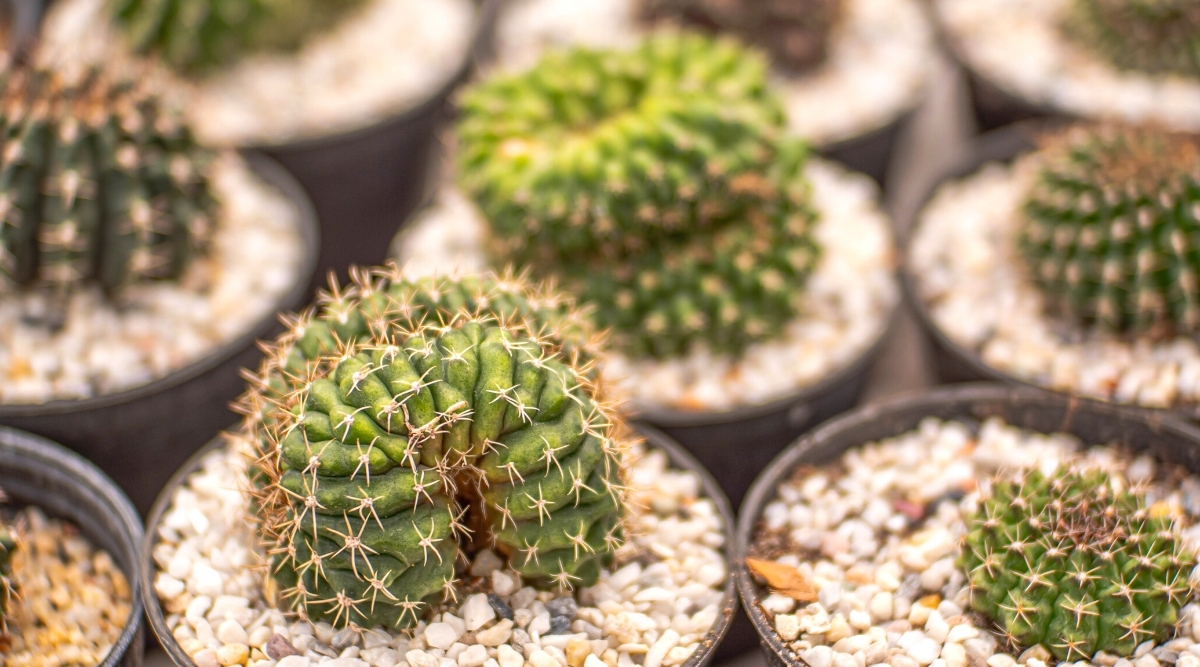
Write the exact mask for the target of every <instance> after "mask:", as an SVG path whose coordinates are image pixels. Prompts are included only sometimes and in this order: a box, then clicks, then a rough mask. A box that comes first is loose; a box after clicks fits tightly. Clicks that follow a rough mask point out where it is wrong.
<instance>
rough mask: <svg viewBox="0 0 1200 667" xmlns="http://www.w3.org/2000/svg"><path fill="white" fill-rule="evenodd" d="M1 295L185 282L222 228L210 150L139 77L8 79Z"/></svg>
mask: <svg viewBox="0 0 1200 667" xmlns="http://www.w3.org/2000/svg"><path fill="white" fill-rule="evenodd" d="M0 86H2V87H3V92H2V94H3V104H2V106H0V136H2V137H3V141H4V149H3V154H0V289H3V285H4V284H5V283H7V284H9V285H15V286H18V287H20V286H30V285H39V286H43V287H47V288H49V289H50V290H51V291H54V292H59V293H62V292H66V291H69V290H70V289H72V288H74V287H75V286H76V285H78V284H79V283H82V282H85V281H94V282H97V283H99V284H100V285H101V286H102V287H103V288H104V289H105V290H106V291H108V292H113V291H117V290H119V289H120V288H121V287H123V286H125V285H128V284H130V283H134V282H139V281H146V280H159V279H176V278H178V277H180V276H181V275H182V274H183V272H184V270H185V269H186V267H187V266H188V264H189V263H190V262H191V260H192V259H193V258H195V257H196V256H197V255H198V254H200V253H202V252H203V251H204V250H205V248H206V246H207V245H208V242H209V238H210V237H211V234H212V232H213V229H214V226H215V219H214V209H215V201H214V198H213V196H212V194H211V192H210V189H209V184H208V177H207V169H208V164H209V162H210V161H211V155H210V154H209V152H208V151H205V150H203V149H201V148H199V147H198V146H197V145H196V143H195V141H194V140H193V139H192V136H191V134H190V132H189V131H188V129H187V128H186V127H185V126H183V125H181V124H180V122H179V121H178V120H177V118H176V116H174V115H173V114H171V113H169V112H168V111H167V110H166V109H164V108H162V105H161V104H160V103H159V101H158V100H157V99H156V98H155V97H154V96H153V95H152V94H151V93H150V92H148V91H147V90H145V89H144V88H143V87H142V86H141V85H140V84H138V83H136V82H133V81H110V80H108V79H107V78H106V77H105V76H104V75H102V74H100V73H99V72H98V71H94V70H93V71H90V72H88V73H87V74H86V75H84V76H82V77H80V78H79V79H78V80H74V81H68V80H66V79H65V78H64V76H62V75H60V74H58V73H52V72H44V71H39V70H32V69H24V68H22V69H14V70H11V71H8V72H6V73H5V74H4V79H3V81H2V82H0Z"/></svg>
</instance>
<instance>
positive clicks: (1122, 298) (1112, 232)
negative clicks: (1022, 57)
mask: <svg viewBox="0 0 1200 667" xmlns="http://www.w3.org/2000/svg"><path fill="white" fill-rule="evenodd" d="M1043 152H1044V154H1045V156H1046V162H1045V165H1044V167H1043V169H1042V172H1041V174H1040V177H1039V179H1038V181H1037V183H1036V185H1035V186H1034V187H1033V189H1032V191H1031V192H1030V193H1029V195H1028V198H1027V201H1026V203H1025V206H1024V211H1025V217H1026V221H1025V223H1024V226H1023V228H1022V229H1021V230H1020V233H1019V237H1018V246H1019V251H1020V254H1021V256H1022V257H1023V259H1024V261H1025V264H1026V266H1027V268H1028V272H1029V275H1030V277H1031V279H1032V280H1033V282H1034V283H1035V284H1036V285H1037V286H1038V287H1039V288H1040V289H1041V290H1042V292H1043V294H1044V295H1045V297H1046V303H1047V306H1048V308H1049V310H1050V311H1051V312H1052V313H1054V314H1061V315H1065V316H1067V317H1069V318H1070V319H1072V320H1075V321H1077V322H1079V323H1081V324H1083V325H1086V326H1094V327H1096V328H1099V329H1101V330H1105V331H1111V332H1120V333H1128V334H1133V335H1145V336H1150V337H1154V338H1161V337H1166V336H1171V335H1176V334H1189V333H1194V332H1196V331H1197V330H1200V143H1198V141H1197V139H1196V138H1195V137H1192V136H1184V135H1179V134H1170V133H1166V132H1162V131H1159V130H1153V129H1138V128H1130V127H1106V128H1076V129H1074V130H1073V131H1070V132H1067V133H1066V134H1064V135H1063V136H1061V137H1057V138H1055V139H1052V140H1051V142H1050V145H1049V146H1048V147H1047V148H1046V149H1044V151H1043Z"/></svg>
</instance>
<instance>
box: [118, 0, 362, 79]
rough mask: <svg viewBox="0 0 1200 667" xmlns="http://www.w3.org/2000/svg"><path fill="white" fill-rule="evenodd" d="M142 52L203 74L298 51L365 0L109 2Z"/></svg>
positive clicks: (135, 46) (119, 22) (190, 72)
mask: <svg viewBox="0 0 1200 667" xmlns="http://www.w3.org/2000/svg"><path fill="white" fill-rule="evenodd" d="M107 1H108V3H109V7H110V9H111V12H112V16H113V17H114V19H115V20H116V22H117V23H118V25H119V26H120V27H121V28H122V30H123V32H124V33H125V36H126V37H127V38H128V39H129V41H130V43H131V45H132V46H133V48H134V49H135V50H136V51H137V52H138V53H143V54H152V55H154V56H157V57H158V58H160V59H162V60H163V61H164V62H166V63H167V64H168V65H169V66H171V67H172V68H175V69H177V70H181V71H183V72H186V73H189V74H197V73H204V72H206V71H209V70H212V69H214V68H219V67H222V66H225V65H228V64H230V63H233V62H236V61H237V60H238V59H239V58H241V57H243V56H244V55H246V54H247V53H253V52H259V51H284V52H286V51H294V50H296V49H299V48H300V47H301V46H303V44H304V43H305V41H306V40H307V39H308V38H310V37H311V36H312V35H314V34H319V33H320V32H322V31H325V30H328V29H329V28H330V26H332V25H335V24H336V23H337V22H338V21H340V20H342V19H343V18H344V17H345V16H347V15H349V14H350V13H351V12H353V11H354V10H356V9H357V8H359V7H360V6H362V5H363V4H364V2H365V0H107Z"/></svg>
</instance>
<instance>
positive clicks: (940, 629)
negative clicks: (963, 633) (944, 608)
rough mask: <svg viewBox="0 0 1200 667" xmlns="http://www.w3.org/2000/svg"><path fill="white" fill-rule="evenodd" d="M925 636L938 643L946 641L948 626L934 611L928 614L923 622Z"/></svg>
mask: <svg viewBox="0 0 1200 667" xmlns="http://www.w3.org/2000/svg"><path fill="white" fill-rule="evenodd" d="M925 634H926V635H928V636H929V638H930V639H932V640H933V641H935V642H938V643H941V642H944V641H946V635H948V634H950V624H948V623H946V619H944V618H942V615H941V613H940V612H938V611H937V610H936V609H935V610H933V611H932V612H930V614H929V618H928V619H927V620H926V621H925Z"/></svg>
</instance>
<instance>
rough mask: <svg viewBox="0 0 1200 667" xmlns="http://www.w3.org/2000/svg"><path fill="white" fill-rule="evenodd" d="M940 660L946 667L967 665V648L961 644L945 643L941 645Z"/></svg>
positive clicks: (963, 666)
mask: <svg viewBox="0 0 1200 667" xmlns="http://www.w3.org/2000/svg"><path fill="white" fill-rule="evenodd" d="M941 658H942V660H945V661H946V667H967V664H968V660H967V649H966V648H964V647H963V645H962V644H954V643H947V644H944V645H942V655H941Z"/></svg>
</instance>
